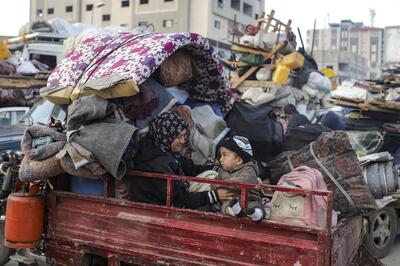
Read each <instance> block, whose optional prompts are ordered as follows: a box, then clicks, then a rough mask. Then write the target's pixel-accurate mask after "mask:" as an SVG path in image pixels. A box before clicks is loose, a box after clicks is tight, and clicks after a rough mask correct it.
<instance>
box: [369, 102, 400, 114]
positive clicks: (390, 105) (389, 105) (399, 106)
mask: <svg viewBox="0 0 400 266" xmlns="http://www.w3.org/2000/svg"><path fill="white" fill-rule="evenodd" d="M369 103H371V104H372V105H376V106H378V107H379V108H383V109H390V110H393V111H398V112H400V103H398V102H395V101H383V102H380V101H370V102H369Z"/></svg>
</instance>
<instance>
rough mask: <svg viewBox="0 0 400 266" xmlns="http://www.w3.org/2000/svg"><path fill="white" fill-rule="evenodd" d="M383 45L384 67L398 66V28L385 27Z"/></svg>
mask: <svg viewBox="0 0 400 266" xmlns="http://www.w3.org/2000/svg"><path fill="white" fill-rule="evenodd" d="M383 43H384V53H383V54H384V58H383V63H384V65H385V66H390V65H392V64H400V26H388V27H385V34H384V42H383Z"/></svg>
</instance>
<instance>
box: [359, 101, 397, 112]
mask: <svg viewBox="0 0 400 266" xmlns="http://www.w3.org/2000/svg"><path fill="white" fill-rule="evenodd" d="M358 106H359V107H360V108H361V109H363V110H365V111H375V112H382V113H390V114H399V113H400V112H399V111H393V110H389V109H383V108H380V107H377V106H375V105H372V104H371V103H369V102H365V103H360V104H358Z"/></svg>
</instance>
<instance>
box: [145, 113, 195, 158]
mask: <svg viewBox="0 0 400 266" xmlns="http://www.w3.org/2000/svg"><path fill="white" fill-rule="evenodd" d="M187 128H188V124H187V123H186V122H185V121H184V120H183V119H182V118H181V117H180V116H179V115H177V114H175V113H172V112H165V113H162V114H160V115H158V116H156V117H155V118H154V119H153V120H152V121H151V122H150V124H149V132H150V134H151V135H152V136H153V138H154V140H155V143H156V144H157V145H159V146H160V147H161V149H163V150H164V151H169V152H174V153H178V152H181V151H182V149H183V146H184V144H185V143H186V137H187Z"/></svg>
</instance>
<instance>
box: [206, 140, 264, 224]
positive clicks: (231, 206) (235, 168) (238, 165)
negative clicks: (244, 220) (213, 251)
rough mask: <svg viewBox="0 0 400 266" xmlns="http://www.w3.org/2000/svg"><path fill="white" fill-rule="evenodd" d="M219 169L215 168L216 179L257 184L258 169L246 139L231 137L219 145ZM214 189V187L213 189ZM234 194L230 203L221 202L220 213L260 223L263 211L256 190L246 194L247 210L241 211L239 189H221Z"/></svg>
mask: <svg viewBox="0 0 400 266" xmlns="http://www.w3.org/2000/svg"><path fill="white" fill-rule="evenodd" d="M219 150H220V153H221V158H220V159H219V161H220V163H221V167H218V168H217V170H216V171H217V172H218V176H217V177H216V179H220V180H229V181H238V182H244V183H254V184H257V183H258V180H257V178H258V174H259V169H258V166H257V162H256V161H255V160H254V159H253V151H252V148H251V145H250V142H249V140H248V139H247V138H245V137H241V136H233V137H230V138H228V139H226V140H224V141H223V142H222V143H221V145H220V149H219ZM213 188H214V189H215V188H216V187H215V186H214V187H213ZM223 188H225V189H228V190H230V191H231V192H233V193H234V194H235V197H234V198H233V199H232V200H230V201H225V202H222V205H221V212H222V213H224V214H227V215H231V216H235V217H244V216H248V217H250V218H251V219H252V220H253V221H261V220H262V219H263V218H264V215H265V213H264V209H263V208H262V205H261V197H260V194H259V192H258V191H257V190H256V189H250V190H249V193H248V204H247V208H246V209H245V210H243V209H242V208H241V202H240V188H239V187H223Z"/></svg>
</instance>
